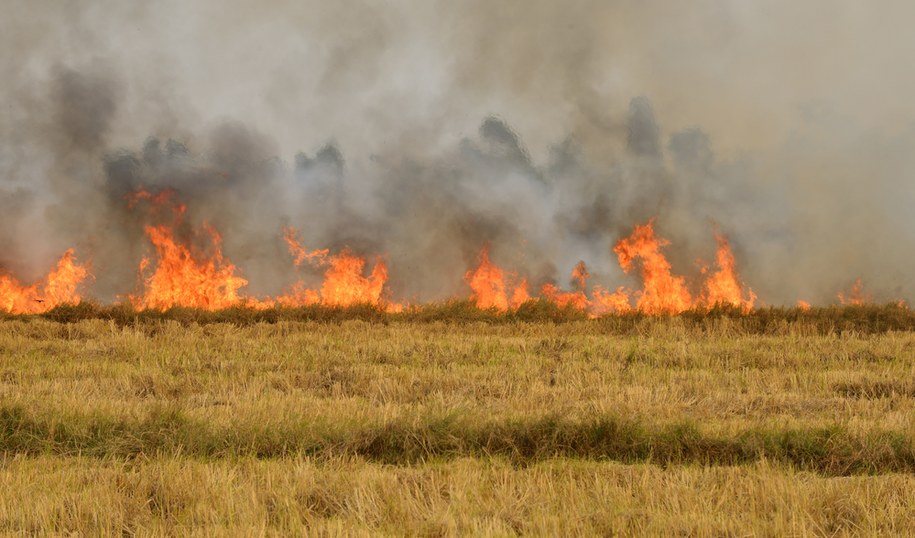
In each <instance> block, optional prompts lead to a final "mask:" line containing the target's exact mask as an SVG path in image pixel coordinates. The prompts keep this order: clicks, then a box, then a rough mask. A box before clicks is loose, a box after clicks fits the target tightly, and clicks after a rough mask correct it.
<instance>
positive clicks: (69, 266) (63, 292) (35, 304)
mask: <svg viewBox="0 0 915 538" xmlns="http://www.w3.org/2000/svg"><path fill="white" fill-rule="evenodd" d="M88 276H89V270H88V269H87V268H86V266H83V265H79V264H78V263H76V255H75V253H74V251H73V249H69V250H67V251H66V252H64V254H63V256H61V257H60V259H59V260H58V261H57V266H56V267H55V268H54V269H53V270H52V271H50V272H49V273H48V274H47V276H45V277H44V278H43V279H42V280H41V281H40V282H38V283H35V284H32V285H31V286H24V285H22V284H20V283H19V282H18V281H17V280H16V279H15V278H13V277H12V276H10V275H0V310H4V311H6V312H9V313H11V314H38V313H41V312H47V311H48V310H51V309H52V308H54V307H57V306H60V305H62V304H79V302H80V300H81V297H80V295H79V294H78V293H77V289H78V288H79V286H80V284H81V283H82V282H83V281H84V280H85V279H86V278H87V277H88Z"/></svg>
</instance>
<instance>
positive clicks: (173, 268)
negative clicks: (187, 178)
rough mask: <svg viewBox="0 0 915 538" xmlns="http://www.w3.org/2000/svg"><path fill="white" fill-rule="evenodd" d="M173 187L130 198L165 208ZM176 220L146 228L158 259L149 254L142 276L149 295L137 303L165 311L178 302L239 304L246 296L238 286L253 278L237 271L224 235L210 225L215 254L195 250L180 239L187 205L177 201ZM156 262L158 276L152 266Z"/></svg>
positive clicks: (212, 306) (136, 299) (208, 230)
mask: <svg viewBox="0 0 915 538" xmlns="http://www.w3.org/2000/svg"><path fill="white" fill-rule="evenodd" d="M171 194H172V192H171V191H163V192H160V193H158V194H156V195H152V194H150V193H148V192H146V191H139V192H137V193H133V194H132V195H131V196H130V197H129V198H128V200H129V202H130V203H131V204H132V205H133V204H136V203H137V202H139V201H140V200H148V201H150V202H152V203H153V206H154V209H162V208H163V207H164V206H166V205H167V204H169V203H170V198H171ZM169 209H171V211H172V213H173V215H174V223H173V224H159V225H155V226H146V227H145V231H146V236H147V237H148V238H149V240H150V242H151V243H152V244H153V247H154V248H155V253H156V257H155V260H150V259H149V258H145V257H144V258H143V259H142V260H141V262H140V275H141V278H143V285H144V286H143V293H142V295H140V296H131V297H130V301H131V303H133V305H134V306H135V307H138V308H148V309H157V310H165V309H168V308H171V307H175V306H181V307H188V308H202V309H206V310H218V309H224V308H229V307H232V306H237V305H238V304H240V303H241V302H242V301H243V299H242V296H241V295H240V294H239V292H238V290H239V289H241V288H243V287H244V286H246V285H247V284H248V281H247V280H245V279H244V278H242V277H240V276H238V275H236V274H235V271H236V268H235V265H233V264H232V263H231V262H229V261H228V260H226V259H225V258H224V257H223V254H222V237H221V236H220V235H219V233H218V232H217V231H216V230H215V229H213V228H212V227H211V226H209V225H207V224H204V225H203V232H204V233H205V234H206V235H207V236H209V239H210V243H211V244H212V247H211V249H210V250H211V252H210V253H206V252H201V251H195V250H192V248H191V246H190V243H189V241H182V240H179V239H178V238H177V236H176V233H175V231H176V228H177V227H178V226H179V225H180V224H181V222H182V218H183V215H184V213H185V209H186V208H185V206H184V205H181V204H171V205H170V206H169ZM151 266H155V269H154V271H153V272H152V274H149V275H148V276H147V275H145V273H146V270H147V269H148V268H150V267H151Z"/></svg>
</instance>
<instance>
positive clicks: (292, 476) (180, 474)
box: [0, 305, 915, 536]
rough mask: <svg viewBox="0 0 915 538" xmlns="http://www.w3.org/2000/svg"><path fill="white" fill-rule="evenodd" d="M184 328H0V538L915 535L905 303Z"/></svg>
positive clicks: (334, 318)
mask: <svg viewBox="0 0 915 538" xmlns="http://www.w3.org/2000/svg"><path fill="white" fill-rule="evenodd" d="M462 313H466V315H464V314H462ZM171 314H172V316H171V317H169V316H168V315H161V314H155V313H140V314H134V315H133V317H131V316H130V315H129V314H127V313H125V312H121V311H117V310H115V309H107V310H106V309H101V308H99V307H91V306H90V307H85V306H83V307H70V308H69V310H68V309H62V310H58V311H56V312H51V313H49V314H48V315H45V316H32V317H22V318H19V317H16V318H11V319H7V320H5V321H0V533H5V534H70V533H75V534H87V535H97V534H106V535H108V534H122V535H176V534H177V535H187V534H206V535H214V534H222V535H288V534H301V533H309V534H319V535H320V534H325V535H340V534H344V535H349V534H414V535H436V536H437V535H446V536H447V535H467V534H477V535H515V534H534V535H558V534H604V535H616V534H624V535H644V534H686V535H697V536H704V535H826V536H835V535H845V534H862V533H863V534H912V533H915V530H913V529H915V526H913V525H915V524H913V523H912V521H915V501H913V500H911V499H915V497H913V496H912V495H911V494H910V492H911V491H912V489H913V486H915V479H913V474H912V471H913V470H915V428H913V425H915V414H913V412H912V411H913V405H912V404H913V398H915V377H913V375H912V374H913V368H915V360H913V359H915V333H912V332H909V331H910V330H911V328H912V327H909V326H908V325H907V324H909V323H910V321H911V320H910V317H911V316H910V315H909V313H908V310H907V309H902V308H894V307H891V306H888V307H870V308H861V309H818V310H816V311H814V312H812V313H810V312H800V311H796V310H794V309H788V310H777V309H774V310H769V311H768V312H767V311H758V312H757V313H754V314H751V315H749V316H741V315H734V314H733V313H727V312H723V313H722V312H717V313H716V312H712V313H688V314H686V315H682V316H677V317H668V318H644V317H639V316H618V317H614V318H606V319H598V320H581V319H577V318H576V317H575V316H572V315H570V314H569V313H568V312H561V311H558V310H555V309H554V310H549V309H545V308H542V309H541V310H540V311H532V313H529V314H528V316H529V318H530V319H521V318H515V319H504V318H503V317H499V316H494V315H492V314H488V313H484V314H483V315H478V314H476V313H473V312H471V311H470V310H469V309H466V308H465V307H464V306H463V305H449V306H442V307H440V311H439V312H425V313H423V312H413V313H408V314H405V315H400V316H391V315H386V314H381V313H377V312H373V311H371V309H363V310H356V311H331V312H320V311H319V310H310V311H295V312H292V311H277V312H273V313H268V314H264V313H256V312H247V311H244V310H243V309H239V310H238V311H233V312H223V313H216V314H210V313H201V312H194V311H182V312H172V313H171ZM449 316H450V317H449ZM538 316H539V317H538ZM522 318H523V316H522Z"/></svg>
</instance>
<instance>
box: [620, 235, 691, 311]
mask: <svg viewBox="0 0 915 538" xmlns="http://www.w3.org/2000/svg"><path fill="white" fill-rule="evenodd" d="M669 244H670V242H669V241H667V240H665V239H658V238H657V237H655V234H654V227H653V223H652V222H651V221H649V222H648V223H647V224H642V225H640V226H636V227H635V231H633V232H632V235H630V236H629V237H627V238H625V239H622V240H620V241H619V242H618V243H617V244H616V246H614V247H613V252H615V253H616V255H617V257H618V258H619V262H620V266H621V267H622V268H623V270H624V271H626V272H627V273H628V272H631V271H632V270H633V268H634V267H635V261H636V260H639V261H640V262H641V263H640V264H639V274H640V275H641V277H642V285H643V287H642V291H640V292H638V294H637V295H636V297H637V300H636V307H637V308H638V309H639V310H640V311H642V312H645V313H646V314H675V313H677V312H682V311H684V310H688V309H689V308H690V307H692V306H693V298H692V295H691V294H690V293H689V290H688V289H687V288H686V279H685V278H683V277H682V276H676V275H674V274H672V273H671V267H670V262H668V261H667V258H665V257H664V254H662V253H661V248H663V247H666V246H667V245H669Z"/></svg>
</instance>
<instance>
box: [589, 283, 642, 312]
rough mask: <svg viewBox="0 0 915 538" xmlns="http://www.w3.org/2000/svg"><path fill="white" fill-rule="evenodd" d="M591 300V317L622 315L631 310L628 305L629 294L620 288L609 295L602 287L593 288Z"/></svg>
mask: <svg viewBox="0 0 915 538" xmlns="http://www.w3.org/2000/svg"><path fill="white" fill-rule="evenodd" d="M592 295H593V298H592V300H591V315H593V316H603V315H606V314H613V313H616V314H623V313H626V312H629V311H630V310H632V306H631V305H630V304H629V293H628V292H627V291H626V290H625V289H623V287H622V286H620V287H618V288H616V291H615V292H613V293H610V292H609V291H608V290H607V289H606V288H604V287H603V286H594V290H593V292H592Z"/></svg>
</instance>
